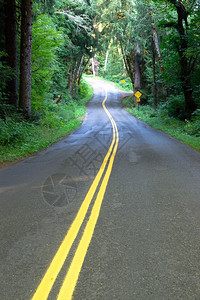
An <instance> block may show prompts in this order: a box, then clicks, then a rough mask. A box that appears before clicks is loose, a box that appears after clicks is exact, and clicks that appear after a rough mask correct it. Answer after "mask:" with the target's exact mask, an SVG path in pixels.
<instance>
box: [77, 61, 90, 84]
mask: <svg viewBox="0 0 200 300" xmlns="http://www.w3.org/2000/svg"><path fill="white" fill-rule="evenodd" d="M89 61H90V58H88V60H87V62H86V63H85V65H84V67H83V69H82V71H81V73H80V75H79V78H78V85H80V83H81V77H82V75H83V73H84V71H85V69H86V67H87V65H88V63H89Z"/></svg>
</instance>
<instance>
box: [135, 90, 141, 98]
mask: <svg viewBox="0 0 200 300" xmlns="http://www.w3.org/2000/svg"><path fill="white" fill-rule="evenodd" d="M134 95H135V97H137V98H140V96H142V94H141V93H140V92H139V91H137V92H136V93H135V94H134Z"/></svg>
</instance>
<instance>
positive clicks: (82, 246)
mask: <svg viewBox="0 0 200 300" xmlns="http://www.w3.org/2000/svg"><path fill="white" fill-rule="evenodd" d="M103 106H104V109H105V110H106V112H107V113H108V116H109V118H110V120H111V122H112V124H114V130H115V131H116V135H117V139H116V143H115V147H114V150H113V153H112V155H111V157H110V161H109V164H108V167H107V170H106V174H105V176H104V178H103V181H102V184H101V187H100V189H99V192H98V194H97V197H96V200H95V203H94V206H93V208H92V212H91V215H90V218H89V220H88V222H87V225H86V227H85V230H84V233H83V236H82V238H81V240H80V242H79V245H78V248H77V250H76V253H75V255H74V258H73V260H72V262H71V265H70V267H69V270H68V272H67V275H66V277H65V279H64V281H63V284H62V287H61V289H60V292H59V294H58V297H57V300H70V299H72V296H73V293H74V289H75V287H76V283H77V281H78V277H79V274H80V271H81V268H82V265H83V262H84V259H85V256H86V254H87V250H88V247H89V245H90V242H91V239H92V236H93V233H94V229H95V226H96V223H97V220H98V217H99V214H100V209H101V205H102V202H103V198H104V194H105V191H106V187H107V184H108V180H109V178H110V174H111V171H112V166H113V162H114V158H115V155H116V152H117V147H118V143H119V133H118V130H117V126H116V123H115V121H114V120H113V118H112V116H111V115H110V113H109V112H108V110H107V109H106V107H105V102H104V103H103Z"/></svg>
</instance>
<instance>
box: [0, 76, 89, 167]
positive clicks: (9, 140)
mask: <svg viewBox="0 0 200 300" xmlns="http://www.w3.org/2000/svg"><path fill="white" fill-rule="evenodd" d="M92 95H93V90H92V88H91V87H90V86H89V85H88V84H87V82H86V81H83V82H82V84H81V86H80V87H79V88H78V91H77V96H76V99H75V100H74V101H71V102H70V103H66V104H62V105H57V104H53V103H51V102H50V103H47V105H46V108H45V109H43V110H41V111H36V112H35V113H33V115H32V118H31V120H29V121H25V120H24V119H23V117H22V116H21V115H20V113H19V112H17V111H13V110H12V111H9V109H7V111H6V112H5V114H4V118H0V163H4V162H13V161H15V160H17V159H20V158H23V157H27V156H29V155H30V154H33V153H35V152H38V151H39V150H42V149H45V148H46V147H48V146H49V145H51V144H52V143H55V142H57V141H58V140H60V139H61V138H62V137H65V136H66V135H68V134H69V133H71V132H72V131H74V130H75V129H77V128H78V127H79V126H80V125H81V123H82V120H81V119H83V117H84V115H85V110H86V103H87V102H88V101H89V100H90V99H91V98H92Z"/></svg>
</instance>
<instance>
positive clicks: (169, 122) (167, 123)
mask: <svg viewBox="0 0 200 300" xmlns="http://www.w3.org/2000/svg"><path fill="white" fill-rule="evenodd" d="M122 105H123V107H124V108H126V110H127V111H128V112H129V113H130V114H132V115H134V116H135V117H136V118H138V119H140V120H142V121H144V122H146V123H147V124H148V125H150V126H151V127H153V128H155V129H158V130H161V131H163V132H165V133H167V134H169V135H171V136H172V137H174V138H176V139H178V140H180V141H182V142H184V143H186V144H188V145H189V146H191V147H193V148H195V149H196V150H200V110H199V109H197V110H196V111H195V112H194V113H193V116H192V119H191V120H180V119H177V118H174V117H170V116H169V114H168V111H167V109H166V106H165V105H164V106H160V107H159V108H158V109H157V110H154V109H153V108H152V107H151V106H149V105H144V106H142V105H140V107H139V110H138V107H135V105H134V103H133V97H127V98H125V99H123V100H122Z"/></svg>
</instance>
